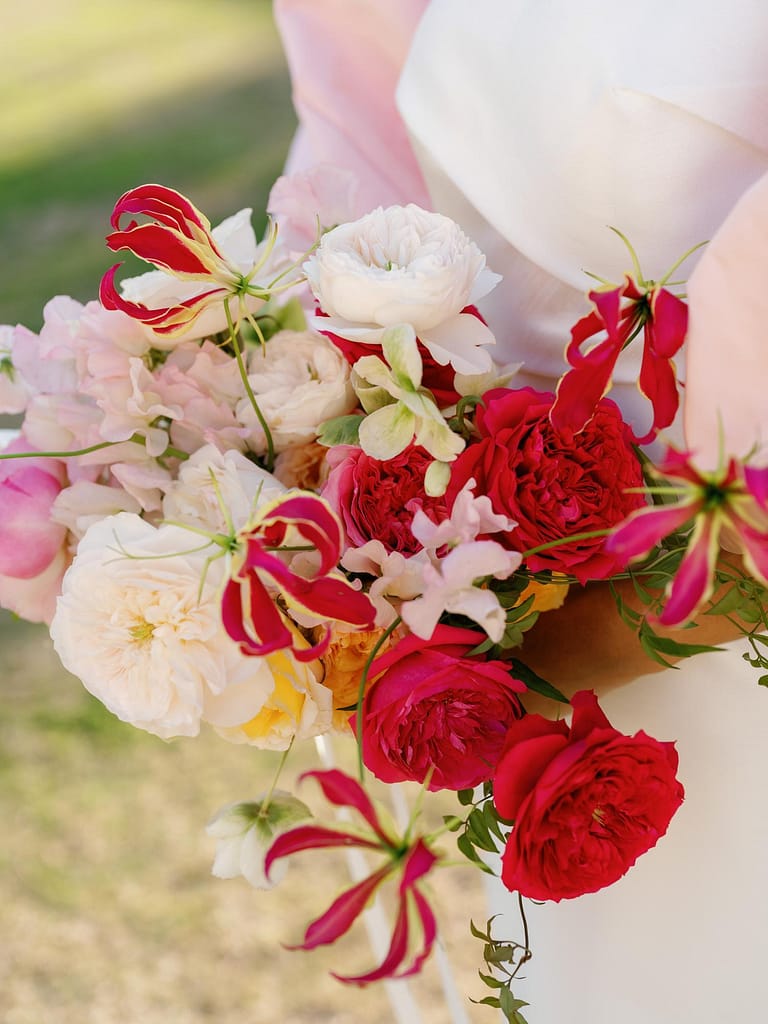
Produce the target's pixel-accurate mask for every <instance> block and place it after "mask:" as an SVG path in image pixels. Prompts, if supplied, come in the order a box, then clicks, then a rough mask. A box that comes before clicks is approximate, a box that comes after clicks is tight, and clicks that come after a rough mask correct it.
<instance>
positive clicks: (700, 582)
mask: <svg viewBox="0 0 768 1024" xmlns="http://www.w3.org/2000/svg"><path fill="white" fill-rule="evenodd" d="M719 525H720V524H719V523H718V522H717V519H716V517H714V516H707V517H702V518H700V519H699V520H698V521H697V523H696V526H695V528H694V531H693V535H692V537H691V540H690V542H689V544H688V550H687V551H686V553H685V555H684V557H683V560H682V562H681V563H680V568H679V569H678V570H677V573H676V574H675V578H674V580H673V581H672V585H671V586H670V588H669V596H668V598H667V603H666V604H665V606H664V610H663V611H662V613H661V615H660V616H659V620H658V621H659V622H660V623H661V625H662V626H678V625H682V623H684V622H687V621H688V619H690V618H691V617H692V616H693V615H694V613H695V612H696V611H697V609H699V608H700V607H701V606H702V604H703V603H704V602H705V601H706V600H707V598H708V597H709V596H710V595H711V594H712V590H713V585H714V584H713V580H714V570H715V564H716V563H717V553H718V550H719V547H718V542H717V541H718V530H719Z"/></svg>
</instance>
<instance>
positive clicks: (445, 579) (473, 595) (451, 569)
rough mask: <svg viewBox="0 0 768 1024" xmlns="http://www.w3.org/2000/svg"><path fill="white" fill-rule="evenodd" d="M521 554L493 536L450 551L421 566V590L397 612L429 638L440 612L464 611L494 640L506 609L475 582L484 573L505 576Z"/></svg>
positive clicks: (500, 632) (501, 630) (501, 629)
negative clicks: (509, 548)
mask: <svg viewBox="0 0 768 1024" xmlns="http://www.w3.org/2000/svg"><path fill="white" fill-rule="evenodd" d="M522 560H523V559H522V555H521V554H520V553H519V552H517V551H507V550H506V549H505V548H503V547H502V546H501V544H497V543H496V542H495V541H492V540H475V541H469V542H468V543H464V544H461V545H460V546H459V547H456V548H454V549H453V550H452V551H449V552H448V554H447V555H446V556H445V558H441V559H439V560H437V564H429V563H428V564H426V565H425V566H424V568H423V570H422V594H421V596H420V597H418V598H416V599H415V600H413V601H408V602H406V603H404V604H403V606H402V608H401V609H400V615H401V616H402V619H403V621H404V622H405V624H406V625H407V626H408V628H409V629H410V630H411V632H413V633H415V634H416V635H417V636H420V637H421V638H422V639H424V640H428V639H429V637H431V636H432V633H433V632H434V630H435V627H436V626H437V623H438V622H439V620H440V616H441V615H442V614H443V612H453V613H454V614H456V615H464V616H465V617H466V618H468V619H471V620H472V621H473V622H476V623H477V624H478V626H480V627H481V628H482V629H484V630H485V632H486V633H487V634H488V636H489V637H490V639H491V640H493V642H494V643H498V642H499V641H500V640H501V638H502V636H503V635H504V626H505V623H506V613H505V611H504V609H503V608H502V607H501V605H500V603H499V599H498V597H497V596H496V594H494V593H493V591H492V590H488V589H487V588H486V587H482V586H476V585H475V584H476V582H477V581H478V580H480V579H482V578H483V577H486V576H493V578H494V579H497V580H505V579H507V577H508V576H511V575H512V573H513V572H515V570H516V569H518V568H519V567H520V564H521V562H522Z"/></svg>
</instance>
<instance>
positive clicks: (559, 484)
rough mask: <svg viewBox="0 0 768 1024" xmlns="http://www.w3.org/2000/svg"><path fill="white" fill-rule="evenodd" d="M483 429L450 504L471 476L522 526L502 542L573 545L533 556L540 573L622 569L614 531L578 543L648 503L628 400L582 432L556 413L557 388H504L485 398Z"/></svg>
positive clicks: (590, 575) (601, 406) (602, 573)
mask: <svg viewBox="0 0 768 1024" xmlns="http://www.w3.org/2000/svg"><path fill="white" fill-rule="evenodd" d="M483 399H484V402H485V408H479V409H478V414H477V426H478V430H479V432H480V439H479V441H477V442H476V443H475V444H472V445H470V446H469V447H468V448H467V449H466V450H465V451H464V452H462V453H461V455H459V457H458V459H457V460H456V462H455V463H454V467H453V471H452V473H451V482H450V485H449V487H448V492H447V495H446V497H447V499H448V503H449V505H450V504H451V502H452V501H453V500H454V498H455V497H456V495H457V494H458V493H459V491H460V490H461V488H462V487H463V486H464V485H465V484H466V482H467V480H469V479H470V477H474V479H475V481H476V482H477V487H476V493H477V494H487V495H488V497H489V498H490V499H491V503H492V505H493V511H494V512H496V513H499V514H501V515H506V516H509V518H510V519H513V520H514V521H515V522H516V523H517V527H516V528H515V529H514V530H512V531H511V532H510V533H508V534H500V533H497V534H494V540H498V541H500V542H501V543H503V544H505V545H506V546H507V547H509V548H510V549H511V550H513V551H520V552H524V551H526V550H528V549H530V548H535V547H538V546H539V545H540V544H546V543H548V542H549V541H554V540H560V539H562V540H564V541H565V543H564V544H562V545H560V546H558V547H556V548H552V549H550V550H548V551H543V552H541V553H540V554H538V555H531V556H529V557H528V558H527V559H526V564H527V566H528V568H529V569H531V570H532V571H533V572H538V571H539V570H542V569H553V570H556V571H559V572H564V573H571V574H573V575H574V576H575V577H576V578H577V579H578V580H580V581H581V582H582V583H584V582H586V581H587V580H590V579H593V580H599V579H604V578H605V577H607V576H610V575H611V574H612V573H614V572H616V571H618V569H619V568H622V564H621V562H620V560H619V559H618V557H617V556H615V555H613V554H609V553H608V552H606V551H605V550H604V538H603V537H594V538H592V539H589V540H574V541H572V542H570V543H569V542H568V537H569V536H572V535H574V534H581V533H587V532H590V531H593V530H594V531H597V530H609V529H611V528H612V527H614V526H616V525H617V524H618V523H620V522H621V521H622V520H623V519H625V518H626V516H628V515H629V513H630V512H632V511H634V510H635V509H636V508H641V507H643V506H644V505H645V499H644V497H643V496H642V494H632V493H627V491H628V489H629V488H636V487H642V484H643V476H642V472H641V468H640V462H639V460H638V458H637V456H636V455H635V453H634V451H633V449H632V433H631V431H630V429H629V427H628V426H627V425H626V424H625V423H624V421H623V420H622V418H621V413H620V412H619V409H618V406H617V405H616V404H615V403H614V402H612V401H610V399H607V398H604V399H602V400H601V401H600V402H599V403H598V405H597V408H596V410H595V414H594V416H593V418H592V419H591V420H590V421H589V423H587V424H586V426H585V427H584V429H583V430H581V431H579V433H575V432H574V431H573V430H572V429H570V428H567V427H563V428H561V429H560V430H557V429H555V428H554V427H553V426H552V424H551V423H550V420H549V413H550V409H551V407H552V402H553V400H554V395H552V394H549V393H548V392H542V391H535V390H534V389H533V388H521V389H519V390H515V391H511V390H502V389H498V390H494V391H489V392H487V393H486V394H485V395H484V396H483Z"/></svg>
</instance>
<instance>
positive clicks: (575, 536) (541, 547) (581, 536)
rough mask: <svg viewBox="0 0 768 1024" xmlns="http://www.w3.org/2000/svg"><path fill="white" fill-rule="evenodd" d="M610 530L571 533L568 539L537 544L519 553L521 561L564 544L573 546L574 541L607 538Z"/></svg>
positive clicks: (562, 538)
mask: <svg viewBox="0 0 768 1024" xmlns="http://www.w3.org/2000/svg"><path fill="white" fill-rule="evenodd" d="M612 532H613V531H612V530H588V531H587V532H586V533H572V534H570V535H569V536H568V537H560V538H559V539H558V540H550V541H547V543H546V544H537V545H536V547H535V548H528V550H527V551H523V552H521V554H522V557H523V560H525V559H526V558H530V557H531V555H538V553H539V552H540V551H550V550H551V549H552V548H560V547H563V546H565V545H566V544H573V543H574V541H580V540H594V539H595V538H596V537H607V536H609V534H611V533H612Z"/></svg>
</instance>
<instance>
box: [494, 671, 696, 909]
mask: <svg viewBox="0 0 768 1024" xmlns="http://www.w3.org/2000/svg"><path fill="white" fill-rule="evenodd" d="M571 704H572V706H573V721H572V723H571V725H570V727H569V726H568V725H567V724H566V723H565V722H563V721H559V722H552V721H550V720H549V719H546V718H542V716H541V715H526V717H525V718H524V719H522V720H521V721H519V722H515V723H513V724H512V726H511V728H510V730H509V732H508V734H507V739H506V745H505V750H504V752H503V754H502V755H501V758H500V760H499V762H498V766H497V768H496V770H495V774H494V779H493V789H494V801H495V804H496V808H497V810H498V812H499V814H500V815H501V816H502V817H503V818H506V819H507V820H509V821H514V823H515V824H514V828H513V829H512V833H511V835H510V837H509V841H508V843H507V848H506V850H505V852H504V855H503V858H502V873H501V879H502V881H503V882H504V884H505V885H506V887H507V888H508V889H509V890H510V891H512V892H519V893H521V895H523V896H527V897H529V898H530V899H535V900H554V901H555V902H559V901H560V900H562V899H570V898H572V897H575V896H582V895H583V894H584V893H587V892H596V891H597V890H598V889H602V888H604V887H605V886H607V885H611V884H612V883H613V882H615V881H617V879H619V878H621V877H622V875H624V874H626V872H627V871H628V870H629V868H631V867H632V865H633V864H634V863H635V861H636V860H637V858H638V857H639V856H640V855H641V854H643V853H645V852H646V851H647V850H650V849H651V847H653V846H655V845H656V843H657V842H658V840H659V839H660V838H661V837H662V836H663V835H664V834H665V832H666V831H667V827H668V826H669V822H670V820H671V819H672V816H673V815H674V813H675V811H677V809H678V807H679V806H680V804H681V803H682V801H683V787H682V785H681V784H680V783H679V782H678V780H677V778H676V777H675V772H676V771H677V752H676V751H675V748H674V744H672V743H661V742H659V741H658V740H655V739H653V737H651V736H647V735H646V734H645V733H644V732H638V733H635V735H634V736H625V735H623V734H622V733H620V732H619V731H618V730H617V729H614V728H613V726H612V725H611V724H610V722H609V721H608V719H607V718H606V717H605V715H604V714H603V712H602V710H601V709H600V707H599V705H598V703H597V698H596V697H595V695H594V693H592V692H590V691H586V690H582V691H581V692H579V693H577V694H574V696H573V698H572V700H571Z"/></svg>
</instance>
